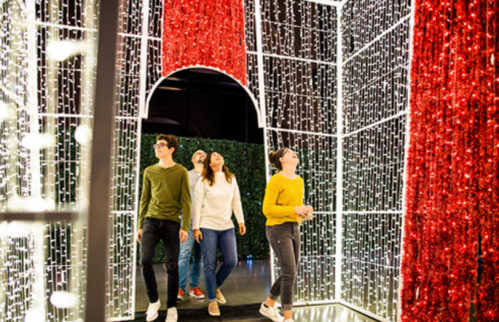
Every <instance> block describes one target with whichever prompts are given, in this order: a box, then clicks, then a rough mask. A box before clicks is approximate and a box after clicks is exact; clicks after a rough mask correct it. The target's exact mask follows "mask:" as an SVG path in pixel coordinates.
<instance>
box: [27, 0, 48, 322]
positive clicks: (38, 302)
mask: <svg viewBox="0 0 499 322" xmlns="http://www.w3.org/2000/svg"><path fill="white" fill-rule="evenodd" d="M26 18H27V28H26V32H27V39H26V40H27V49H28V69H27V73H28V79H27V96H28V97H27V102H28V110H29V120H30V126H29V131H30V135H31V140H36V141H38V137H39V130H38V128H39V126H38V91H37V85H38V77H37V74H38V71H37V64H38V50H37V49H38V48H37V30H36V25H35V21H36V4H35V1H28V2H27V4H26ZM30 172H31V189H30V193H31V197H32V198H40V197H41V165H40V149H39V148H38V146H35V147H33V148H31V150H30ZM43 230H44V226H43V225H42V224H40V223H37V224H33V225H32V231H33V232H34V241H33V242H34V244H35V254H34V258H33V266H34V271H35V276H34V285H33V303H32V305H33V307H32V308H33V309H34V310H35V311H36V312H37V313H38V314H40V316H45V280H44V254H45V252H44V250H43V249H44V238H43V235H44V232H43Z"/></svg>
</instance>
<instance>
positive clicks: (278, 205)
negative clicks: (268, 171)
mask: <svg viewBox="0 0 499 322" xmlns="http://www.w3.org/2000/svg"><path fill="white" fill-rule="evenodd" d="M303 190H304V184H303V179H302V178H300V177H297V178H296V179H294V180H291V179H288V178H286V177H285V176H283V175H282V174H280V173H278V174H275V175H274V176H273V177H272V178H271V179H270V181H269V183H267V187H266V188H265V198H264V199H263V214H264V215H265V217H267V222H266V225H267V226H276V225H280V224H282V223H285V222H300V221H301V220H300V216H298V215H297V214H296V213H295V207H297V206H303Z"/></svg>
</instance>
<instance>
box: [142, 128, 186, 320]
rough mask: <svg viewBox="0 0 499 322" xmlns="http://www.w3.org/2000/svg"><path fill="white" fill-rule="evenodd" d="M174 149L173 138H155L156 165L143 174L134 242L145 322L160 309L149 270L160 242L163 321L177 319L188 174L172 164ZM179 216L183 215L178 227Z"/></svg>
mask: <svg viewBox="0 0 499 322" xmlns="http://www.w3.org/2000/svg"><path fill="white" fill-rule="evenodd" d="M178 149H179V143H178V140H177V138H176V137H174V136H173V135H165V134H160V135H158V137H157V138H156V144H155V145H154V151H155V153H156V157H157V158H158V159H159V162H158V163H157V164H155V165H153V166H150V167H148V168H147V169H146V170H145V171H144V183H143V186H142V198H141V199H140V213H139V231H138V232H137V240H138V241H139V243H140V253H141V264H142V274H143V276H144V281H145V285H146V289H147V296H148V297H149V303H150V304H149V308H148V310H147V313H146V314H147V316H146V320H147V321H154V320H155V319H156V318H157V317H158V310H159V308H160V307H161V302H160V300H159V295H158V286H157V284H156V276H155V274H154V267H153V258H154V250H155V249H156V245H157V244H158V242H159V240H160V239H162V240H163V244H164V245H165V253H166V269H167V272H168V301H167V304H166V307H167V309H168V312H167V317H166V321H167V322H175V321H177V319H178V315H177V291H178V283H179V275H178V256H179V248H180V243H183V242H184V241H185V240H186V239H187V232H188V231H189V228H190V225H191V195H190V191H189V175H188V173H187V169H186V168H184V167H183V166H181V165H180V164H176V163H175V162H173V156H174V155H175V153H176V152H177V151H178ZM180 216H183V221H182V222H183V224H182V227H180V223H181V218H180ZM179 241H180V242H179Z"/></svg>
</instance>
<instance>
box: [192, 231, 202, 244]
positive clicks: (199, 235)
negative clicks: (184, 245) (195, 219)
mask: <svg viewBox="0 0 499 322" xmlns="http://www.w3.org/2000/svg"><path fill="white" fill-rule="evenodd" d="M192 234H193V236H194V239H195V240H196V241H197V242H198V244H199V241H200V240H202V239H203V233H202V232H201V230H200V229H194V231H193V232H192Z"/></svg>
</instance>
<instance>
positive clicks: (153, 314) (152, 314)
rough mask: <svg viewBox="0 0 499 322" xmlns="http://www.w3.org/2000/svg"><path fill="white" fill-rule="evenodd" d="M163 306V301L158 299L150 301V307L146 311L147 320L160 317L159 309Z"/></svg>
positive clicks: (148, 321)
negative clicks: (153, 301) (154, 301)
mask: <svg viewBox="0 0 499 322" xmlns="http://www.w3.org/2000/svg"><path fill="white" fill-rule="evenodd" d="M160 307H161V301H160V300H158V301H157V302H156V303H149V308H148V309H147V312H146V321H147V322H151V321H154V320H156V319H157V318H158V311H159V308H160Z"/></svg>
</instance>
